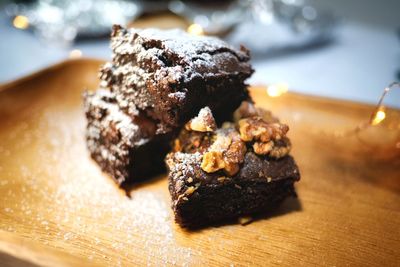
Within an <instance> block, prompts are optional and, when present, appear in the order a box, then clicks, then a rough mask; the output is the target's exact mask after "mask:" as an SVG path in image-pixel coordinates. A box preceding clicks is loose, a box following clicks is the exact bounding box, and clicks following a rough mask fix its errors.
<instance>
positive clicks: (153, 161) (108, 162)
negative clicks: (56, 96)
mask: <svg viewBox="0 0 400 267" xmlns="http://www.w3.org/2000/svg"><path fill="white" fill-rule="evenodd" d="M84 109H85V113H86V118H87V129H86V141H87V147H88V149H89V152H90V155H91V157H92V158H93V159H94V160H95V161H96V162H97V163H98V164H99V166H100V167H101V169H102V170H103V171H104V172H106V173H108V174H109V175H110V176H111V177H112V178H113V179H114V180H115V181H116V182H117V183H118V184H119V185H123V184H126V183H130V182H132V181H135V180H140V179H142V178H145V177H148V176H152V175H155V174H158V173H160V172H162V171H163V170H164V169H165V168H164V166H165V165H164V162H163V159H164V156H165V154H166V153H167V152H168V150H169V141H170V139H171V138H172V137H171V136H168V135H158V136H155V135H154V132H155V125H154V123H153V122H151V120H149V119H147V118H146V117H145V116H143V115H141V114H139V113H138V114H137V116H135V117H133V118H132V117H131V116H128V115H126V114H125V113H124V112H122V111H121V109H120V108H119V106H118V104H117V102H116V99H115V96H114V95H113V94H112V93H111V92H109V91H108V90H104V89H99V90H97V91H96V92H95V93H86V94H85V95H84Z"/></svg>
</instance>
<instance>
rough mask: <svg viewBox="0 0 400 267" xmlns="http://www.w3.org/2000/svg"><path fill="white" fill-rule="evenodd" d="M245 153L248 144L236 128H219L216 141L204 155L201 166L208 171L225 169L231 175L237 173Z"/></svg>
mask: <svg viewBox="0 0 400 267" xmlns="http://www.w3.org/2000/svg"><path fill="white" fill-rule="evenodd" d="M245 153H246V145H245V143H244V142H243V141H242V140H241V139H240V135H239V133H238V132H237V131H236V130H235V129H222V130H219V131H217V133H216V136H215V141H214V143H213V144H212V145H211V146H210V148H209V150H208V151H207V152H206V153H205V154H204V156H203V161H202V164H201V168H202V169H203V170H204V171H206V172H215V171H218V170H221V169H223V170H224V171H225V173H226V174H228V175H229V176H232V175H235V174H236V173H237V172H238V171H239V164H240V163H242V162H243V160H244V155H245Z"/></svg>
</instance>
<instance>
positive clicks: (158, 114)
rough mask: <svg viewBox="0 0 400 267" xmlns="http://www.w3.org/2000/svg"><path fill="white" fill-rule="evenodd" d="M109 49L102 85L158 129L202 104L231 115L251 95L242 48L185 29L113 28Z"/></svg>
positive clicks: (182, 120)
mask: <svg viewBox="0 0 400 267" xmlns="http://www.w3.org/2000/svg"><path fill="white" fill-rule="evenodd" d="M111 48H112V51H113V59H112V62H110V63H107V64H105V65H104V66H103V68H102V69H101V74H100V78H101V80H102V82H101V85H102V86H103V87H107V88H109V89H110V90H111V91H112V92H114V93H115V95H116V99H117V101H118V103H119V106H120V107H121V108H122V109H123V110H124V111H125V112H126V113H127V114H129V115H131V116H136V112H137V110H141V111H143V112H144V113H145V115H146V116H148V117H149V118H151V119H153V120H154V121H155V122H156V124H157V132H159V133H165V132H168V131H170V130H171V129H176V128H179V127H180V126H182V124H184V123H185V122H187V121H188V120H189V119H190V118H192V117H193V116H195V115H196V114H197V113H198V112H199V110H200V109H201V108H202V107H204V106H209V107H210V108H211V109H212V110H213V112H214V116H215V117H216V119H217V120H222V119H225V118H228V117H229V116H230V115H231V114H232V112H233V111H234V110H235V109H236V108H237V107H238V106H239V104H240V103H241V102H242V101H243V100H245V99H248V97H249V96H248V91H247V85H246V84H245V80H246V79H247V78H248V77H250V76H251V74H252V72H253V69H252V68H251V66H250V64H249V59H250V57H249V52H248V50H246V49H245V48H244V47H242V48H241V49H240V50H236V49H234V48H232V47H231V46H229V45H228V44H227V43H225V42H223V41H222V40H219V39H217V38H214V37H206V36H193V35H190V34H187V33H185V32H184V31H181V30H166V31H163V30H156V29H144V30H139V29H124V28H122V27H120V26H114V27H113V32H112V37H111Z"/></svg>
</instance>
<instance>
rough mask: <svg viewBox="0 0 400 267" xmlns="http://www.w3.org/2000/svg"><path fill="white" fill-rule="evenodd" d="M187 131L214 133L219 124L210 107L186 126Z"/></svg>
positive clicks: (203, 109)
mask: <svg viewBox="0 0 400 267" xmlns="http://www.w3.org/2000/svg"><path fill="white" fill-rule="evenodd" d="M185 128H186V130H188V131H196V132H213V131H215V130H216V129H217V124H216V123H215V119H214V117H213V115H212V113H211V110H210V108H209V107H205V108H202V109H201V110H200V112H199V114H198V115H197V117H194V118H193V119H191V120H190V121H189V122H188V123H187V124H186V125H185Z"/></svg>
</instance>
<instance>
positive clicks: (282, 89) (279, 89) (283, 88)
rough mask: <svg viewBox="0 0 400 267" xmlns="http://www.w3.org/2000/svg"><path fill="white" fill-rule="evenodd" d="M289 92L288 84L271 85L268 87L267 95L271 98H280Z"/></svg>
mask: <svg viewBox="0 0 400 267" xmlns="http://www.w3.org/2000/svg"><path fill="white" fill-rule="evenodd" d="M288 90H289V86H288V85H287V84H286V83H277V84H271V85H270V86H268V87H267V94H268V95H269V96H270V97H278V96H281V95H283V94H284V93H286V92H287V91H288Z"/></svg>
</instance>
